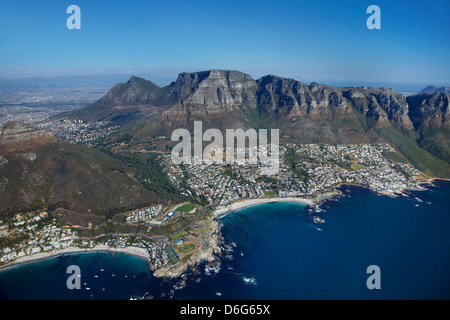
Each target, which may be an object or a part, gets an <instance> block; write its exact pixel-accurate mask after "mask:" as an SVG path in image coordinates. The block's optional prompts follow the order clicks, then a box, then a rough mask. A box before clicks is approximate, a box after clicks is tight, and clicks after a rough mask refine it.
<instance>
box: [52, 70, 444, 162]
mask: <svg viewBox="0 0 450 320" xmlns="http://www.w3.org/2000/svg"><path fill="white" fill-rule="evenodd" d="M449 112H450V111H449V106H448V95H447V94H445V93H431V94H427V93H423V94H416V95H411V96H408V97H405V96H404V95H402V94H400V93H397V92H396V91H395V90H393V89H390V88H372V87H334V86H329V85H326V84H319V83H316V82H312V83H311V84H309V85H308V84H305V83H303V82H300V81H297V80H295V79H291V78H283V77H279V76H275V75H266V76H263V77H261V78H259V79H257V80H255V79H253V78H252V77H251V76H249V75H248V74H245V73H243V72H240V71H235V70H206V71H200V72H192V73H180V74H179V75H178V78H177V79H176V80H175V81H173V82H171V83H170V84H169V85H167V86H164V87H159V86H157V85H155V84H154V83H152V82H151V81H148V80H145V79H143V78H138V77H131V78H130V80H129V81H127V82H125V83H119V84H116V85H115V86H114V87H113V88H112V89H111V90H110V91H108V93H107V94H106V95H105V96H104V97H102V98H101V99H100V100H98V101H96V102H94V103H93V104H91V105H89V106H87V107H85V108H82V109H79V110H77V111H75V112H72V113H69V114H65V115H62V116H59V118H63V117H66V118H69V119H75V118H80V119H82V120H85V121H100V120H101V121H111V122H112V123H115V124H118V125H120V126H122V128H123V130H128V131H129V132H131V133H132V134H133V135H134V136H135V137H136V138H138V139H140V140H145V139H149V138H151V137H155V136H170V135H171V132H173V130H175V129H177V128H186V129H188V130H191V129H192V127H193V122H194V121H196V120H199V121H203V125H204V126H203V127H204V130H206V129H208V128H217V129H219V130H225V129H228V128H230V129H231V128H243V129H247V128H250V127H252V128H269V127H271V128H279V129H280V130H281V133H280V134H281V136H282V137H284V138H285V140H287V141H292V142H297V143H337V144H339V143H374V142H385V141H386V137H385V136H383V134H380V132H381V131H380V130H381V129H383V128H386V127H393V128H395V130H399V131H400V133H401V135H402V136H404V137H405V139H406V138H408V139H409V138H411V139H414V141H415V145H416V147H417V148H420V149H425V150H426V151H427V152H428V153H430V155H428V154H427V155H426V157H428V156H430V157H433V156H434V157H438V158H440V159H445V161H446V162H448V161H447V159H449V158H450V157H449V156H448V155H449V153H450V147H449V146H448V143H447V144H445V143H443V144H442V143H439V141H441V140H442V139H444V140H448V139H447V138H448V130H450V116H449ZM388 131H389V130H388ZM388 131H386V130H384V131H383V132H388ZM436 132H437V133H436ZM284 138H283V139H284ZM416 151H417V150H415V151H412V150H411V151H410V152H411V154H404V155H403V156H405V157H406V158H409V159H411V157H414V153H416ZM433 160H436V159H433ZM420 169H422V170H423V169H424V168H420Z"/></svg>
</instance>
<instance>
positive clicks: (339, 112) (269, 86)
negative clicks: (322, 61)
mask: <svg viewBox="0 0 450 320" xmlns="http://www.w3.org/2000/svg"><path fill="white" fill-rule="evenodd" d="M257 96H258V106H259V107H261V108H263V109H264V110H266V111H268V112H275V113H278V112H280V111H285V112H286V113H287V114H289V116H290V117H291V118H292V117H302V116H309V117H311V118H314V119H316V118H326V119H331V118H333V117H334V116H344V117H345V116H352V110H351V106H350V105H349V104H348V103H347V101H346V100H345V99H344V97H343V95H342V92H341V91H340V90H337V89H336V88H333V87H329V86H325V85H321V84H318V83H314V82H313V83H312V84H311V85H306V84H304V83H302V82H300V81H296V80H294V79H285V78H280V77H277V76H272V75H269V76H265V77H262V78H261V79H259V80H258V91H257Z"/></svg>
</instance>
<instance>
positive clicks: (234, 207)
mask: <svg viewBox="0 0 450 320" xmlns="http://www.w3.org/2000/svg"><path fill="white" fill-rule="evenodd" d="M272 202H297V203H301V204H306V205H309V206H314V205H315V203H316V200H314V199H307V198H294V197H288V198H264V199H248V200H242V201H238V202H235V203H233V204H231V205H228V206H226V207H222V208H219V209H217V210H216V211H214V215H216V216H219V215H225V214H227V213H230V212H232V211H235V210H239V209H242V208H246V207H250V206H255V205H260V204H265V203H272Z"/></svg>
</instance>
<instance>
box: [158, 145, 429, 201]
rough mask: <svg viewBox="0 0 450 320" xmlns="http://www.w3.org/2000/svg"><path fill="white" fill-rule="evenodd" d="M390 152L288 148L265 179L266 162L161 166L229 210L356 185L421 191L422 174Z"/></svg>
mask: <svg viewBox="0 0 450 320" xmlns="http://www.w3.org/2000/svg"><path fill="white" fill-rule="evenodd" d="M288 149H289V151H288ZM288 153H290V154H289V155H288ZM389 153H395V151H394V150H393V149H392V148H391V147H390V146H389V145H388V144H374V145H371V144H365V145H325V144H307V145H294V144H288V145H286V146H281V147H280V161H279V163H280V164H279V170H278V173H277V174H274V175H272V176H269V177H267V176H262V175H261V167H262V166H261V164H257V165H248V164H247V165H238V164H232V165H217V164H214V165H206V164H200V165H197V164H196V165H194V164H193V163H192V164H191V165H183V168H181V165H178V166H177V165H174V164H173V162H172V161H171V158H170V156H163V157H162V163H163V164H164V168H165V170H166V172H167V175H168V176H169V179H170V181H171V182H172V183H173V184H174V185H177V186H179V184H178V182H179V181H183V180H186V181H188V185H189V187H190V189H187V190H186V192H187V193H190V194H192V193H195V194H197V195H199V196H203V197H205V198H206V199H207V201H208V203H209V204H214V205H217V206H218V207H226V206H227V205H230V204H231V203H233V202H236V201H240V200H243V199H257V198H283V197H308V198H317V197H318V196H319V195H321V194H324V193H327V192H333V190H334V189H335V188H336V187H337V186H339V185H340V184H355V185H359V186H362V187H366V188H369V189H371V190H374V191H376V192H379V193H381V194H387V195H392V194H395V193H397V192H401V191H402V190H403V189H408V188H410V189H415V188H417V185H418V183H419V182H420V176H421V175H422V173H421V172H420V171H419V170H417V169H415V168H414V167H413V166H411V165H410V164H401V163H395V162H393V161H391V160H389V159H388V158H387V157H386V156H385V155H384V154H389ZM288 158H290V159H288ZM289 162H290V163H289Z"/></svg>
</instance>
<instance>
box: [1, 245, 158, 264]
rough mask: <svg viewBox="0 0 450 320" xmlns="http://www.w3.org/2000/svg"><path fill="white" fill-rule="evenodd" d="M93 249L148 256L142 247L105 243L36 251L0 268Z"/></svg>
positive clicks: (146, 257) (144, 257)
mask: <svg viewBox="0 0 450 320" xmlns="http://www.w3.org/2000/svg"><path fill="white" fill-rule="evenodd" d="M93 251H108V252H116V253H124V254H130V255H133V256H137V257H139V258H143V259H148V258H149V257H150V255H149V253H148V251H147V250H145V249H144V248H138V247H125V248H111V247H108V246H107V245H97V246H95V247H93V248H88V249H84V248H77V247H67V248H65V249H62V250H58V251H55V252H53V251H50V252H40V253H36V254H33V255H29V256H23V257H20V258H17V259H15V260H13V261H11V262H9V263H7V264H5V265H3V266H1V267H0V270H1V269H5V268H8V267H12V266H14V265H18V264H22V263H26V262H31V261H35V260H41V259H46V258H50V257H54V256H58V255H63V254H70V253H81V252H93Z"/></svg>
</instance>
